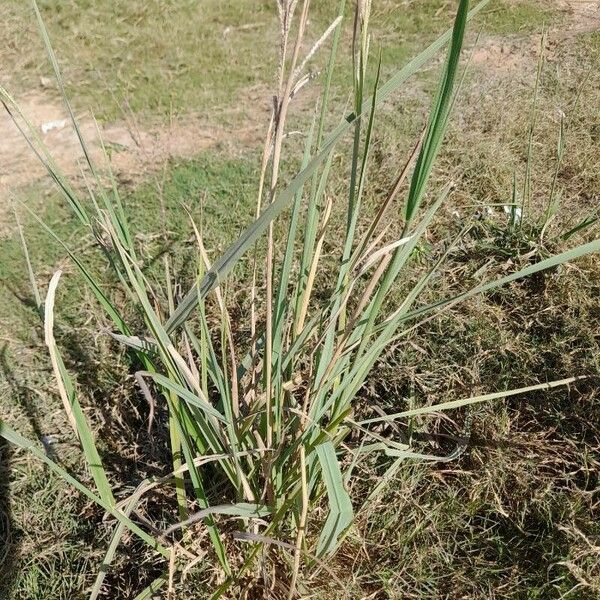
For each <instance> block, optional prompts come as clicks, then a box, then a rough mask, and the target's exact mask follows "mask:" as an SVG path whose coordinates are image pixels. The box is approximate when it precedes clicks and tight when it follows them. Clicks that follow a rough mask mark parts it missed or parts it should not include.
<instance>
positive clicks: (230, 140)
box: [0, 91, 264, 223]
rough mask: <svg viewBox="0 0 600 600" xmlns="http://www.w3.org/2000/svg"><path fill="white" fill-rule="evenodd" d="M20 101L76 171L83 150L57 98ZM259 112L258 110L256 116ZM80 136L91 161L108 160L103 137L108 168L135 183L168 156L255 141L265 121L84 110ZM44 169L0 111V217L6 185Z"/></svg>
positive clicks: (0, 217)
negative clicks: (103, 114) (151, 118)
mask: <svg viewBox="0 0 600 600" xmlns="http://www.w3.org/2000/svg"><path fill="white" fill-rule="evenodd" d="M19 105H20V107H21V109H22V111H23V113H24V114H25V115H26V117H27V118H28V119H29V120H30V122H31V124H32V125H33V127H34V128H35V130H36V132H37V134H38V135H39V137H40V138H41V140H42V141H43V143H44V144H45V145H46V146H47V147H48V149H49V151H50V153H51V155H52V157H53V159H54V160H55V162H56V163H57V165H58V166H59V167H60V169H61V170H62V171H63V173H64V174H65V175H67V176H70V177H76V176H77V175H78V174H79V173H80V165H81V162H82V159H83V158H84V157H83V152H82V149H81V146H80V144H79V141H78V139H77V135H76V133H75V130H74V129H73V127H72V125H71V122H70V120H69V118H68V115H67V112H66V109H65V107H64V105H63V104H62V102H61V101H60V99H53V98H52V97H50V96H49V95H48V93H47V92H43V91H36V92H34V93H29V94H27V95H26V96H24V97H22V98H19ZM259 116H260V115H256V117H259ZM77 120H78V123H79V127H80V130H81V132H82V136H83V138H84V139H85V141H86V144H87V146H88V149H89V151H90V154H91V155H92V158H93V159H94V161H95V162H97V163H98V164H100V165H102V164H103V162H104V161H105V160H106V158H105V156H104V153H103V150H102V141H103V142H104V145H105V146H106V148H107V151H108V154H109V155H110V163H111V168H112V170H113V172H114V173H115V175H116V176H117V178H118V179H119V180H120V181H123V182H126V183H133V182H136V181H139V180H140V179H142V178H143V177H144V176H145V175H147V174H148V173H150V172H153V171H156V170H157V169H158V168H160V167H162V165H164V164H165V162H166V161H168V160H169V159H170V158H189V157H192V156H194V155H197V154H198V153H199V152H201V151H203V150H206V149H207V148H212V147H215V146H218V145H225V146H228V145H232V146H235V147H239V146H249V145H252V144H255V143H256V142H257V141H258V140H259V139H260V136H261V130H262V127H264V121H262V122H261V120H260V119H258V118H255V120H254V121H251V120H248V119H245V123H247V125H246V126H245V127H244V128H243V129H240V128H237V127H236V128H232V129H230V130H228V129H226V128H219V127H210V126H207V125H206V124H205V123H204V122H203V121H202V120H201V119H200V118H199V117H196V116H193V115H191V116H187V117H186V118H180V119H176V120H174V121H173V122H172V123H170V124H169V125H167V126H165V125H161V126H156V127H141V126H138V125H137V124H135V123H128V122H125V121H122V122H119V123H112V124H108V125H103V126H99V127H98V126H97V125H96V123H95V121H94V120H93V118H91V117H90V116H88V115H78V119H77ZM45 175H46V170H45V168H44V166H43V165H42V164H41V163H40V161H39V160H38V159H37V158H36V156H35V154H34V152H33V151H32V149H31V148H30V147H29V145H28V144H27V142H26V141H25V139H24V138H23V136H22V134H21V132H20V131H19V130H18V128H17V127H16V125H15V123H14V122H13V120H12V118H11V116H10V115H9V114H8V113H7V112H6V111H4V110H2V111H1V112H0V223H2V221H4V220H5V217H6V212H7V211H6V209H3V208H2V207H7V206H8V204H9V203H8V202H7V199H8V195H9V191H10V190H15V189H18V188H20V187H22V186H26V185H30V184H32V183H35V182H37V181H39V180H41V179H42V178H43V177H44V176H45Z"/></svg>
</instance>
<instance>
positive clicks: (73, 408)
mask: <svg viewBox="0 0 600 600" xmlns="http://www.w3.org/2000/svg"><path fill="white" fill-rule="evenodd" d="M60 275H61V272H60V271H57V272H56V273H54V275H53V277H52V279H51V280H50V285H49V286H48V293H47V295H46V302H45V303H44V331H45V339H46V345H47V346H48V352H49V353H50V359H51V361H52V368H53V370H54V375H55V377H56V379H57V382H58V387H59V391H60V395H61V398H62V400H63V404H64V405H65V410H66V411H67V415H68V417H69V421H70V422H71V425H72V426H73V428H74V429H75V431H76V433H77V435H78V436H79V441H80V442H81V446H82V448H83V454H84V456H85V460H86V462H87V466H88V469H89V470H90V473H91V474H92V477H93V478H94V482H95V483H96V487H97V489H98V493H99V494H100V497H101V498H102V500H103V501H104V502H105V503H106V504H108V505H109V506H114V504H115V499H114V496H113V494H112V489H111V487H110V484H109V482H108V478H107V476H106V471H105V470H104V467H103V465H102V459H101V458H100V454H99V453H98V450H97V449H96V444H95V443H94V436H93V434H92V431H91V429H90V427H89V425H88V422H87V419H86V418H85V415H84V414H83V410H81V405H80V404H79V401H78V400H77V394H76V391H75V386H74V385H73V382H72V380H71V377H70V376H69V374H68V373H67V370H66V368H65V365H64V362H63V360H62V357H61V355H60V353H59V351H58V347H57V345H56V342H55V340H54V297H55V294H56V288H57V286H58V282H59V279H60Z"/></svg>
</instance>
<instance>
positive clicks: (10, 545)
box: [0, 438, 19, 599]
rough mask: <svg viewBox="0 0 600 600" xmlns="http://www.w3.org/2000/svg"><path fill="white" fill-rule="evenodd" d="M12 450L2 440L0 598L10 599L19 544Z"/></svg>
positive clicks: (0, 463)
mask: <svg viewBox="0 0 600 600" xmlns="http://www.w3.org/2000/svg"><path fill="white" fill-rule="evenodd" d="M11 458H12V449H11V447H10V445H9V444H8V442H6V441H5V440H4V439H3V438H0V598H7V599H8V598H10V597H11V589H12V586H13V583H14V576H15V573H16V569H15V566H16V558H17V555H18V549H19V543H18V540H17V538H16V536H15V535H14V531H13V526H12V515H11V504H10V487H9V479H10V464H11Z"/></svg>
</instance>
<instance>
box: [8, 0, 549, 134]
mask: <svg viewBox="0 0 600 600" xmlns="http://www.w3.org/2000/svg"><path fill="white" fill-rule="evenodd" d="M2 4H3V9H4V11H5V12H4V15H5V16H4V18H3V22H2V24H0V28H1V29H0V31H2V37H3V39H6V40H7V43H6V45H5V48H4V54H3V58H4V66H3V68H4V69H5V70H6V76H7V77H8V78H9V79H10V80H11V81H12V83H13V89H15V88H16V89H17V90H19V91H20V92H22V93H27V92H32V91H34V90H38V91H41V92H42V93H51V94H52V93H54V87H55V86H54V83H53V81H52V73H51V69H50V67H49V66H48V64H47V63H46V62H45V61H44V60H42V59H41V57H43V55H44V50H43V44H42V42H41V40H40V39H39V36H38V34H37V29H36V25H35V20H34V19H33V16H32V13H31V9H30V6H29V4H28V3H27V2H21V1H20V0H3V3H2ZM40 9H41V11H42V14H43V17H44V20H45V22H46V24H47V27H48V30H49V33H50V36H51V38H52V40H53V43H54V45H55V47H56V52H57V55H58V56H59V59H60V63H61V67H62V69H63V72H64V76H65V81H66V83H67V86H68V90H69V93H70V95H71V98H72V99H73V101H74V103H75V106H76V107H78V108H79V109H80V110H88V109H90V108H91V109H92V110H93V112H94V114H95V115H96V116H97V117H98V118H99V119H101V120H115V119H119V118H120V117H121V116H122V112H123V110H124V109H125V110H129V109H131V110H133V111H134V113H136V114H138V115H142V116H144V117H145V118H146V119H157V118H158V119H159V120H166V119H168V118H170V117H172V116H173V115H183V116H184V117H185V115H186V114H187V113H189V112H201V113H203V112H204V111H210V113H209V114H206V116H207V117H209V118H208V119H207V120H209V121H210V122H211V123H212V124H215V123H219V122H226V123H229V124H231V122H232V121H234V122H238V123H239V122H241V121H243V120H244V119H248V118H250V119H251V118H252V116H253V115H252V112H251V110H249V107H247V106H244V97H245V96H246V95H247V93H248V90H249V89H254V90H255V91H257V90H258V92H259V93H260V92H264V94H263V95H264V96H265V101H266V100H267V98H266V96H267V94H266V92H267V91H268V86H269V85H271V84H272V78H273V73H274V68H275V63H276V52H274V47H273V40H274V39H275V36H276V32H277V27H278V25H277V18H276V15H275V14H274V13H273V10H272V6H271V2H269V0H259V1H255V0H240V1H239V2H235V3H224V2H220V1H218V0H208V1H205V2H202V3H201V4H200V3H198V2H195V1H193V0H183V1H181V2H177V3H172V2H166V1H164V0H153V1H152V2H143V1H142V0H132V1H131V2H127V3H121V4H119V5H115V4H114V3H112V2H109V1H107V0H101V1H99V2H61V1H59V0H45V1H44V2H40ZM452 11H453V5H452V3H448V2H440V1H439V0H420V1H419V3H418V6H417V5H416V3H415V2H395V1H392V0H381V1H380V2H378V3H376V6H375V7H374V10H373V16H372V22H371V26H372V28H373V31H374V32H375V34H376V35H375V36H374V43H375V44H376V45H377V48H378V49H379V48H381V51H382V76H383V77H385V76H387V75H388V74H389V73H390V72H392V71H393V70H394V69H395V68H398V66H399V65H402V64H403V63H404V62H405V61H406V60H407V59H408V58H410V57H411V56H412V55H414V53H415V51H416V50H417V49H419V48H422V47H424V46H425V45H426V44H427V43H428V42H430V41H431V40H433V39H434V38H435V35H436V33H437V32H439V31H440V30H441V29H443V27H444V26H445V25H446V24H447V22H448V19H449V17H450V16H451V15H452ZM335 12H336V4H335V2H315V3H314V4H313V10H312V16H311V22H310V24H309V39H310V40H312V41H315V40H316V39H317V38H318V37H319V36H320V34H321V33H322V31H323V30H324V28H325V27H327V25H328V24H329V23H330V22H331V21H332V20H333V19H334V18H335ZM556 14H557V13H556V11H555V10H553V9H552V7H549V6H548V4H547V3H544V2H540V1H539V0H527V1H526V2H518V3H513V2H498V3H494V6H493V7H491V8H490V9H488V10H487V12H486V16H485V17H484V18H483V19H482V20H481V21H480V23H481V24H482V25H481V26H483V27H484V28H485V30H486V31H487V32H491V33H498V34H502V35H507V34H512V33H518V32H521V33H530V32H531V31H532V30H535V29H536V28H539V26H540V24H541V23H543V22H546V24H549V22H551V20H552V18H553V16H554V15H556ZM175 41H176V43H174V42H175ZM346 41H347V40H346ZM348 47H349V45H348V44H347V43H346V44H342V57H343V58H344V59H345V61H342V65H344V62H345V67H344V66H342V67H340V68H339V69H337V70H336V74H335V79H334V81H335V83H337V84H338V87H339V85H340V84H342V83H343V84H345V83H346V82H347V81H348V78H349V77H350V76H351V71H350V69H351V66H350V62H351V61H350V54H349V50H348ZM322 66H323V64H322V60H321V61H319V59H317V62H316V63H315V66H314V68H320V67H322ZM41 78H44V84H43V85H41ZM369 83H372V81H371V80H370V81H369ZM44 86H48V88H49V89H48V90H45V89H44ZM334 91H335V86H334ZM259 97H260V96H259ZM340 101H343V102H345V101H346V97H345V96H344V97H343V98H341V99H340Z"/></svg>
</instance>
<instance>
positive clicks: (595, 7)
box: [553, 0, 600, 36]
mask: <svg viewBox="0 0 600 600" xmlns="http://www.w3.org/2000/svg"><path fill="white" fill-rule="evenodd" d="M553 3H554V4H555V5H557V4H558V8H560V9H561V10H562V11H564V13H565V16H566V19H567V23H566V24H567V27H566V28H564V29H563V30H562V32H563V34H564V35H565V36H573V35H579V34H580V33H587V32H592V31H599V30H600V0H554V2H553Z"/></svg>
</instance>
